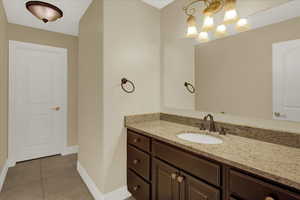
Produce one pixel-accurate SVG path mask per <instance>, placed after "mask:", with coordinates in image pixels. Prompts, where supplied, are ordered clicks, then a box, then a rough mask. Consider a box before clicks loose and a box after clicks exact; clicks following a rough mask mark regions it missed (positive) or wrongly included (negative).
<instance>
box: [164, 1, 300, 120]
mask: <svg viewBox="0 0 300 200" xmlns="http://www.w3.org/2000/svg"><path fill="white" fill-rule="evenodd" d="M227 1H228V0H227ZM189 2H198V1H197V0H194V1H189V0H176V1H174V3H173V4H171V5H169V6H167V7H166V8H164V9H163V11H162V25H161V28H162V30H161V31H162V51H163V58H162V64H163V72H162V76H163V77H162V81H163V106H164V107H165V108H176V109H189V110H198V111H205V112H214V113H224V114H233V115H237V116H243V117H251V118H261V119H281V120H292V121H300V112H299V111H298V108H299V107H300V95H299V94H298V93H299V92H297V91H300V81H299V80H298V79H299V78H297V75H296V74H298V75H299V74H300V69H299V67H296V66H299V65H300V60H299V59H298V57H299V56H297V55H299V54H300V42H299V40H298V39H300V18H299V16H300V2H299V1H289V0H237V1H232V0H229V1H228V2H235V3H236V4H235V10H236V11H237V14H238V18H243V19H245V20H246V19H247V21H243V20H242V21H241V20H239V21H238V20H237V19H236V20H235V22H237V23H233V24H229V25H228V24H226V23H224V15H225V16H226V15H227V14H226V10H221V11H218V12H216V13H213V14H207V15H206V13H205V12H204V14H203V10H205V8H207V5H205V4H203V3H201V2H200V3H195V4H193V7H192V8H193V9H194V10H192V11H190V12H192V13H189V12H188V14H190V15H191V14H193V16H194V17H195V18H194V21H193V23H188V24H187V18H188V16H187V15H186V12H185V10H183V9H182V8H183V6H186V5H189ZM225 2H226V1H225ZM224 7H225V8H226V6H224ZM227 11H228V10H227ZM227 17H228V16H227ZM208 18H209V19H208ZM212 18H213V20H212ZM225 18H226V17H225ZM171 19H172V20H171ZM188 22H190V21H188ZM212 24H213V28H212ZM191 25H192V26H195V28H197V32H198V34H199V35H200V37H201V38H203V40H202V41H199V40H195V39H191V38H187V36H186V34H187V29H188V30H189V31H190V30H191ZM246 26H247V31H245V30H246V29H244V28H245V27H246ZM237 27H239V28H240V30H239V29H237ZM193 30H194V31H195V29H193ZM240 31H242V32H240ZM188 33H189V32H188ZM203 33H207V35H204V34H203ZM206 37H207V38H206ZM205 38H206V39H205ZM208 40H209V41H208ZM185 82H188V83H190V84H192V85H194V86H195V94H193V93H190V92H188V90H187V89H186V87H182V85H183V83H185Z"/></svg>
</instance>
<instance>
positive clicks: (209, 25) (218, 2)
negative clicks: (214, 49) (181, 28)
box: [183, 0, 250, 42]
mask: <svg viewBox="0 0 300 200" xmlns="http://www.w3.org/2000/svg"><path fill="white" fill-rule="evenodd" d="M197 3H204V5H205V8H204V10H203V11H202V14H203V15H204V20H203V24H202V27H201V30H200V31H198V28H197V23H196V17H195V13H196V8H195V7H194V6H195V4H197ZM183 10H184V12H185V14H186V15H187V16H188V19H187V25H188V29H187V37H188V38H198V40H199V41H200V42H208V41H209V40H210V38H209V32H213V33H214V36H215V37H216V38H220V37H224V36H226V35H227V34H228V32H227V26H228V25H229V24H235V29H236V30H237V31H239V32H243V31H247V30H249V29H250V26H249V24H248V20H247V19H245V18H240V17H239V15H238V12H237V10H236V0H190V1H189V2H188V3H187V4H186V5H185V6H184V8H183ZM222 11H225V13H224V19H223V23H222V24H220V25H218V26H215V22H214V15H215V14H217V13H220V12H222Z"/></svg>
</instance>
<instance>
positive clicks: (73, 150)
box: [61, 146, 79, 156]
mask: <svg viewBox="0 0 300 200" xmlns="http://www.w3.org/2000/svg"><path fill="white" fill-rule="evenodd" d="M78 151H79V147H78V146H68V147H66V148H65V149H64V150H63V152H61V155H63V156H66V155H70V154H75V153H78Z"/></svg>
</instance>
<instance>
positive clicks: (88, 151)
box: [78, 0, 104, 191]
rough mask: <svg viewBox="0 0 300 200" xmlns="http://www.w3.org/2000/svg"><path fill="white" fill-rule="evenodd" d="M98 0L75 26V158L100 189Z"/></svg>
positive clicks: (101, 143)
mask: <svg viewBox="0 0 300 200" xmlns="http://www.w3.org/2000/svg"><path fill="white" fill-rule="evenodd" d="M102 4H103V2H102V0H94V1H93V3H92V4H91V5H90V7H89V8H88V10H87V11H86V13H85V15H84V16H83V17H82V18H81V21H80V28H79V82H78V97H79V99H78V113H79V115H78V132H79V149H80V151H79V162H80V164H81V165H82V167H83V168H84V169H85V170H86V171H87V173H88V174H89V176H90V177H91V178H92V179H93V181H94V182H95V184H96V185H97V186H98V189H99V190H100V191H103V181H104V180H103V178H102V176H101V174H102V172H103V170H102V167H103V165H104V164H103V162H102V160H101V159H102V157H103V156H102V155H103V151H102V149H103V134H102V130H103V126H102V123H103V116H102V115H103V103H102V102H103V95H102V88H103V83H102V80H103V78H102V74H103V66H102V54H103V53H102V48H103V47H102V35H103V33H102V32H103V31H102V30H103V28H102V27H103V26H102V21H103V17H102Z"/></svg>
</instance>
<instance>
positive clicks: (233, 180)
mask: <svg viewBox="0 0 300 200" xmlns="http://www.w3.org/2000/svg"><path fill="white" fill-rule="evenodd" d="M229 184H230V185H229V191H230V194H231V195H233V196H236V197H238V198H241V199H243V200H253V199H261V200H300V196H299V195H296V194H294V193H292V192H289V191H287V190H284V189H282V188H280V187H277V186H274V185H272V184H269V183H266V182H264V181H261V180H259V179H256V178H253V177H251V176H248V175H245V174H242V173H240V172H237V171H234V170H230V173H229ZM268 197H269V198H268Z"/></svg>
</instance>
